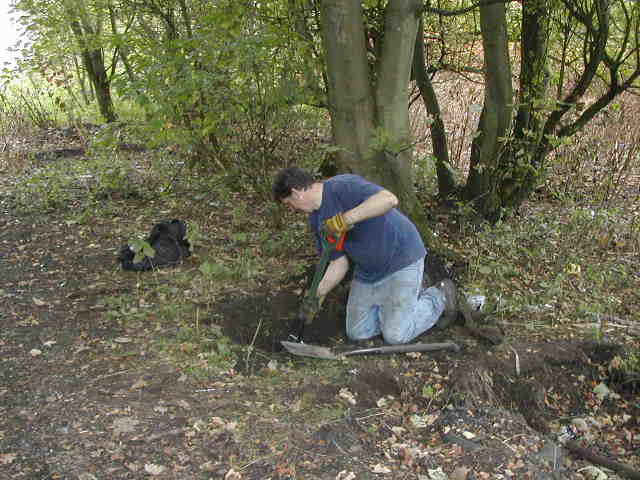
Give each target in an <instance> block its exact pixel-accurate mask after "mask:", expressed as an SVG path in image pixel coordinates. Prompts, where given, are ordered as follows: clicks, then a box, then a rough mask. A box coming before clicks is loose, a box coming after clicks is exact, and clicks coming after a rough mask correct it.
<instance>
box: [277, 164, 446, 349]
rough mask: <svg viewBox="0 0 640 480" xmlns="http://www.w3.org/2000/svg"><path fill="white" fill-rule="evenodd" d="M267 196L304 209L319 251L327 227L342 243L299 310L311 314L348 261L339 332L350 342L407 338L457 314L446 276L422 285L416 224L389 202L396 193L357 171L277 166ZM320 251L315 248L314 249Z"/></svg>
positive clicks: (421, 249) (421, 248) (421, 247)
mask: <svg viewBox="0 0 640 480" xmlns="http://www.w3.org/2000/svg"><path fill="white" fill-rule="evenodd" d="M273 196H274V199H275V200H276V201H278V202H281V203H283V204H285V205H287V206H288V207H290V208H292V209H294V210H297V211H300V212H305V213H307V214H309V223H310V225H311V230H312V232H313V233H314V235H315V238H316V244H317V245H318V248H319V249H321V248H322V247H321V245H322V242H321V237H320V235H323V234H325V235H326V233H329V234H331V235H333V236H334V237H336V238H339V237H340V236H342V235H343V234H344V233H346V232H348V233H347V235H346V241H345V243H344V249H343V250H342V251H334V252H332V256H331V258H330V262H329V265H328V267H327V270H326V273H325V274H324V276H323V278H322V280H321V281H320V284H319V286H318V291H317V294H316V295H307V296H306V297H305V298H304V300H303V308H304V309H305V313H306V314H307V316H308V317H311V318H312V317H313V316H315V315H316V314H317V313H318V311H319V310H320V307H321V305H322V301H323V300H324V297H325V296H326V295H327V294H328V293H329V292H330V291H331V290H332V289H333V288H335V287H336V286H337V285H338V284H339V283H340V282H341V281H342V279H343V278H344V277H345V275H346V274H347V271H348V270H349V266H350V264H351V263H352V264H353V266H354V272H353V281H352V282H351V288H350V291H349V300H348V302H347V318H346V330H347V337H348V338H349V339H350V340H352V341H365V340H368V339H372V338H374V337H376V336H378V335H382V337H383V339H384V341H385V342H387V343H390V344H402V343H407V342H410V341H411V340H413V339H414V338H416V337H417V336H418V335H420V334H421V333H423V332H425V331H427V330H428V329H430V328H431V327H433V326H434V325H436V324H438V326H439V327H446V326H448V325H449V324H450V323H451V321H452V320H453V319H454V318H455V316H456V314H457V302H456V290H455V286H454V284H453V282H452V281H451V280H449V279H446V280H443V281H442V282H439V283H438V284H436V285H435V286H433V287H429V288H426V289H423V288H422V276H423V273H424V272H423V270H424V258H425V255H426V254H427V251H426V248H425V246H424V243H423V242H422V239H421V238H420V234H419V233H418V230H417V229H416V227H415V225H414V224H413V223H412V222H411V221H410V220H409V219H408V218H407V217H406V216H405V215H403V214H402V213H401V212H399V211H398V210H397V209H396V208H395V207H396V206H397V205H398V198H397V197H396V196H395V195H394V194H393V193H391V192H390V191H388V190H386V189H384V188H382V187H381V186H380V185H376V184H374V183H371V182H369V181H367V180H365V179H364V178H362V177H360V176H358V175H351V174H345V175H337V176H335V177H332V178H330V179H328V180H326V181H324V182H320V181H317V180H315V179H314V177H313V175H312V174H311V173H309V172H307V171H306V170H303V169H300V168H297V167H290V168H286V169H284V170H282V171H281V172H280V173H278V175H277V176H276V178H275V180H274V183H273ZM320 253H322V252H320Z"/></svg>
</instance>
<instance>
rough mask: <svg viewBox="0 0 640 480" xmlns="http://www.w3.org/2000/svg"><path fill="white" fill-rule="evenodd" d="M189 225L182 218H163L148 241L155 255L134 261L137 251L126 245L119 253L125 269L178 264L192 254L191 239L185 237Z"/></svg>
mask: <svg viewBox="0 0 640 480" xmlns="http://www.w3.org/2000/svg"><path fill="white" fill-rule="evenodd" d="M186 234H187V225H186V223H184V222H183V221H182V220H176V219H173V220H163V221H161V222H160V223H157V224H156V225H154V227H153V228H152V229H151V234H150V235H149V237H148V238H147V239H146V241H147V243H148V244H149V245H151V247H153V249H154V250H155V255H154V256H153V257H148V256H145V257H144V258H143V259H142V260H141V261H139V262H136V263H134V262H133V259H134V257H135V255H136V254H135V251H134V250H133V249H132V247H131V246H130V245H124V246H123V247H122V248H121V249H120V252H119V253H118V261H119V262H120V264H121V265H122V268H123V269H124V270H132V271H134V272H146V271H148V270H153V269H154V268H158V267H162V266H165V265H176V264H177V263H179V262H180V261H181V260H182V259H183V258H185V257H188V256H189V255H191V252H190V251H189V248H190V245H189V241H188V240H187V239H186V238H185V236H186Z"/></svg>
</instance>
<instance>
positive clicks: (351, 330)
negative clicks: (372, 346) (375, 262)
mask: <svg viewBox="0 0 640 480" xmlns="http://www.w3.org/2000/svg"><path fill="white" fill-rule="evenodd" d="M423 273H424V258H421V259H420V260H418V261H417V262H415V263H413V264H411V265H409V266H408V267H405V268H403V269H402V270H398V271H397V272H395V273H393V274H391V275H389V276H388V277H386V278H383V279H382V280H380V281H378V282H376V283H364V282H361V281H359V280H356V279H354V280H353V281H352V282H351V289H350V291H349V301H348V302H347V337H349V338H350V339H351V340H366V339H368V338H371V337H375V336H376V335H379V334H382V337H383V338H384V340H385V342H387V343H390V344H400V343H407V342H410V341H411V340H413V339H414V338H415V337H417V336H418V335H420V334H421V333H423V332H425V331H427V330H429V329H430V328H431V327H433V325H435V323H436V322H437V321H438V319H439V318H440V315H442V312H443V311H444V307H445V296H444V294H443V293H442V292H441V291H440V290H438V289H437V288H435V287H429V288H426V289H424V290H422V275H423Z"/></svg>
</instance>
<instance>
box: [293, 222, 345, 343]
mask: <svg viewBox="0 0 640 480" xmlns="http://www.w3.org/2000/svg"><path fill="white" fill-rule="evenodd" d="M346 238H347V234H346V233H343V234H342V236H341V237H340V238H335V237H334V236H332V235H330V234H324V232H323V234H321V235H320V241H321V243H322V255H320V260H319V261H318V265H317V266H316V271H315V273H314V275H313V280H312V282H311V287H310V288H309V291H308V292H307V295H317V294H318V285H319V284H320V280H322V277H323V276H324V272H325V271H326V270H327V265H329V258H330V257H331V253H332V252H333V251H334V250H337V251H339V252H341V251H342V250H344V242H345V240H346ZM312 320H313V318H306V317H304V316H303V315H302V314H298V316H297V318H296V320H295V323H294V325H296V332H295V333H289V340H290V341H291V342H298V343H302V342H303V337H304V327H305V326H306V325H307V324H309V323H311V321H312ZM283 343H284V341H283Z"/></svg>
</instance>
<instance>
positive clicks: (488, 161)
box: [466, 3, 513, 217]
mask: <svg viewBox="0 0 640 480" xmlns="http://www.w3.org/2000/svg"><path fill="white" fill-rule="evenodd" d="M480 28H481V31H482V46H483V49H484V76H485V98H484V108H483V110H482V113H481V115H480V123H479V128H478V134H477V136H476V138H475V139H474V140H473V142H472V146H471V157H470V171H469V178H468V181H467V185H466V196H467V198H468V199H469V200H472V201H473V202H474V204H475V205H476V207H477V208H478V209H479V210H480V212H481V213H482V214H484V215H485V216H489V217H492V216H494V215H496V214H499V211H500V209H501V207H502V204H501V201H500V196H499V192H498V191H497V182H498V180H499V179H498V174H499V171H500V156H501V155H502V153H503V146H504V144H505V140H506V139H505V137H506V135H507V133H508V131H509V127H510V125H511V112H512V104H513V87H512V85H511V66H510V60H509V49H508V38H507V24H506V14H505V6H504V4H503V3H490V4H483V5H481V6H480Z"/></svg>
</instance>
